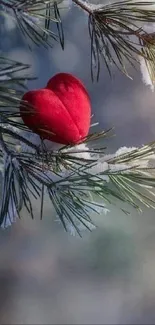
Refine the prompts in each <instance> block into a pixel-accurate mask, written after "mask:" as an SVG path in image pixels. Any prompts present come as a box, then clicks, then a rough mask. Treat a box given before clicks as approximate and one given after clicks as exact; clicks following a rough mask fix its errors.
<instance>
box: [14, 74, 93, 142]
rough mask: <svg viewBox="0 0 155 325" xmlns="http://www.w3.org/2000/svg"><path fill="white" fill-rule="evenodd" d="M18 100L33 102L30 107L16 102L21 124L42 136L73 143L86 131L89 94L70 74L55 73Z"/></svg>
mask: <svg viewBox="0 0 155 325" xmlns="http://www.w3.org/2000/svg"><path fill="white" fill-rule="evenodd" d="M22 100H24V101H27V102H28V103H29V104H30V105H31V106H33V109H32V108H28V107H27V108H26V109H25V108H24V107H23V106H22V105H21V106H20V112H21V117H22V119H23V121H24V123H25V125H26V126H28V127H29V128H30V129H31V130H32V131H33V132H35V133H37V134H39V135H40V136H41V137H42V138H43V139H48V140H51V141H54V142H57V143H61V144H76V143H79V142H81V141H82V139H83V138H84V137H86V136H87V135H88V132H89V128H90V118H91V104H90V98H89V95H88V93H87V91H86V89H85V87H84V85H83V84H82V82H81V81H80V80H79V79H77V78H75V77H74V76H72V75H71V74H68V73H59V74H57V75H55V76H54V77H52V78H51V79H50V80H49V81H48V83H47V86H46V88H42V89H38V90H32V91H29V92H27V93H25V94H24V96H23V98H22ZM25 111H28V112H32V114H31V113H30V114H25V113H24V112H25Z"/></svg>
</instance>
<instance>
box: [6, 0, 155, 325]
mask: <svg viewBox="0 0 155 325" xmlns="http://www.w3.org/2000/svg"><path fill="white" fill-rule="evenodd" d="M63 4H64V5H63V8H64V7H65V6H66V2H64V3H63ZM61 14H62V18H63V25H64V31H65V40H66V42H65V50H64V51H62V50H61V48H60V46H59V45H57V44H54V47H53V49H49V50H45V49H42V48H36V47H34V50H33V53H32V52H30V51H29V49H28V47H27V46H26V45H25V44H24V40H23V39H22V37H21V35H20V33H19V31H18V29H17V26H16V25H15V23H14V21H13V20H11V19H9V20H8V19H7V20H4V21H1V23H0V51H1V52H3V54H5V55H6V56H8V57H10V58H12V59H15V60H17V61H18V60H19V61H21V60H22V62H25V63H30V64H31V65H32V68H31V69H30V73H31V74H32V75H35V76H38V80H37V81H33V82H29V84H28V87H29V89H34V88H40V87H43V86H44V85H45V84H46V82H47V80H48V79H49V78H50V77H51V76H52V75H53V74H55V73H58V72H60V71H61V72H70V73H73V74H74V75H76V76H77V77H79V78H81V79H82V80H83V82H84V83H85V85H86V87H87V89H88V91H89V93H90V96H91V101H92V109H93V113H94V122H97V121H99V122H100V124H99V126H98V130H99V129H100V130H101V129H108V128H110V127H112V126H114V127H115V134H116V136H115V137H114V138H111V139H109V140H108V143H107V144H108V152H114V151H116V150H117V149H118V148H119V147H121V146H124V145H126V146H138V145H142V144H144V143H146V142H149V141H152V140H155V94H154V93H152V92H151V91H150V89H148V88H147V87H145V86H144V85H143V83H142V81H141V74H140V72H136V71H134V70H131V69H130V74H131V75H132V76H133V80H130V79H128V78H127V77H125V76H123V75H122V74H121V73H120V72H118V71H117V70H115V69H114V70H113V72H114V76H113V80H111V79H110V78H109V75H108V73H107V70H106V68H105V67H104V64H103V66H102V69H101V75H100V81H99V82H98V83H94V84H92V82H91V77H90V43H89V38H88V29H87V17H86V16H85V14H84V13H83V12H82V11H81V10H79V9H78V8H75V7H74V6H72V8H71V9H70V10H67V9H62V11H61ZM39 209H40V205H39V203H38V205H36V209H35V215H36V218H35V221H32V220H31V219H29V217H28V216H27V215H26V212H24V211H23V219H22V220H19V221H18V222H17V223H16V224H15V225H13V226H12V227H10V228H8V229H7V230H5V231H1V232H0V246H1V249H0V323H1V324H11V325H12V324H155V213H154V211H153V210H149V209H144V212H143V214H141V215H139V214H138V213H136V212H135V211H133V210H131V215H129V216H126V215H124V214H123V213H122V212H121V211H120V210H119V209H116V208H114V207H111V211H110V212H109V213H107V214H106V215H101V216H100V217H98V219H97V220H96V223H97V225H98V228H97V229H96V230H94V231H93V232H92V233H89V232H87V231H86V232H85V233H83V238H82V239H80V238H78V237H73V236H70V235H69V234H66V233H65V232H64V230H63V228H62V226H61V224H59V223H57V222H56V221H55V213H54V211H53V209H52V207H51V206H50V204H49V202H46V205H45V216H44V219H43V221H40V220H39Z"/></svg>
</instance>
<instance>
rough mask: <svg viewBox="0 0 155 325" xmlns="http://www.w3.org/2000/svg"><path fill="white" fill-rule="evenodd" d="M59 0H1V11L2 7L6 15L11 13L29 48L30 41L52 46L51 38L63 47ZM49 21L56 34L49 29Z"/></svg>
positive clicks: (38, 44) (46, 46)
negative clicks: (53, 26)
mask: <svg viewBox="0 0 155 325" xmlns="http://www.w3.org/2000/svg"><path fill="white" fill-rule="evenodd" d="M59 2H61V0H59V1H57V2H56V1H53V0H52V1H51V0H49V1H40V0H35V1H31V0H25V1H22V0H18V1H17V0H12V1H11V0H10V1H7V2H5V1H3V0H2V1H1V0H0V6H1V5H2V9H1V10H2V11H3V10H4V8H5V9H6V11H7V14H8V15H12V16H13V17H14V18H15V19H16V21H17V23H18V27H19V29H20V31H21V33H22V35H23V37H24V40H27V44H28V46H29V48H31V43H33V44H35V45H37V46H40V45H42V46H44V47H45V48H48V47H52V44H53V40H54V41H60V44H61V46H62V49H63V48H64V34H63V28H62V22H61V17H60V13H59V9H58V3H59ZM51 23H55V24H56V26H57V31H58V35H57V34H56V33H54V32H52V31H51Z"/></svg>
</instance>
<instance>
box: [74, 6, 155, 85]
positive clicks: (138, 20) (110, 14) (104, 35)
mask: <svg viewBox="0 0 155 325" xmlns="http://www.w3.org/2000/svg"><path fill="white" fill-rule="evenodd" d="M73 2H74V3H75V4H76V5H77V6H79V7H80V8H82V9H83V10H84V11H85V12H87V13H88V28H89V35H90V40H91V77H92V80H94V78H95V79H97V81H98V80H99V75H100V68H101V61H102V60H103V61H104V63H105V65H106V67H107V69H108V72H109V74H110V75H111V66H112V65H115V66H116V67H117V68H118V69H119V70H121V72H123V73H124V74H125V75H127V76H128V77H130V76H129V74H128V72H127V70H126V66H125V61H128V62H129V63H130V64H131V65H132V66H134V67H135V64H136V62H139V59H138V56H141V57H144V58H145V60H146V61H147V62H148V64H149V62H152V60H153V57H152V51H151V48H152V42H150V39H149V37H147V36H148V35H147V33H145V31H144V30H143V28H142V24H144V23H154V21H155V11H154V9H152V6H153V5H154V4H153V3H152V2H134V1H132V0H129V1H126V0H125V1H121V2H115V3H111V4H105V5H92V4H90V3H86V2H83V1H81V0H73ZM148 7H150V8H149V9H148ZM133 37H134V38H135V40H133ZM140 45H141V46H140ZM145 48H146V50H145ZM148 48H149V49H150V51H148ZM150 64H151V63H150Z"/></svg>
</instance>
